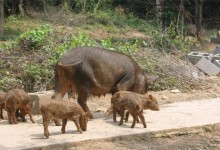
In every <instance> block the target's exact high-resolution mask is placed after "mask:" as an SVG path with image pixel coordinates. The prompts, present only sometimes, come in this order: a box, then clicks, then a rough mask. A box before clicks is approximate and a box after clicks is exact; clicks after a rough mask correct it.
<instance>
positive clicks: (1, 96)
mask: <svg viewBox="0 0 220 150" xmlns="http://www.w3.org/2000/svg"><path fill="white" fill-rule="evenodd" d="M4 108H5V92H0V120H1V119H4V118H3V109H4Z"/></svg>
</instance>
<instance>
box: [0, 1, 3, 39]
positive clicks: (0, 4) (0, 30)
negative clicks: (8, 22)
mask: <svg viewBox="0 0 220 150" xmlns="http://www.w3.org/2000/svg"><path fill="white" fill-rule="evenodd" d="M3 34H4V0H0V36H2V35H3Z"/></svg>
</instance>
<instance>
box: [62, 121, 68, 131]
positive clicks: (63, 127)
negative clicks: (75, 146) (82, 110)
mask: <svg viewBox="0 0 220 150" xmlns="http://www.w3.org/2000/svg"><path fill="white" fill-rule="evenodd" d="M66 124H67V119H63V120H62V128H61V131H62V133H65V128H66Z"/></svg>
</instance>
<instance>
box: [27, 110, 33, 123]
mask: <svg viewBox="0 0 220 150" xmlns="http://www.w3.org/2000/svg"><path fill="white" fill-rule="evenodd" d="M28 115H29V117H30V119H31V122H32V123H35V121H34V119H33V116H32V114H31V112H29V113H28Z"/></svg>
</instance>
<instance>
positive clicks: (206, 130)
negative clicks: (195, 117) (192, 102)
mask: <svg viewBox="0 0 220 150" xmlns="http://www.w3.org/2000/svg"><path fill="white" fill-rule="evenodd" d="M47 149H53V150H62V149H65V150H106V149H108V150H219V149H220V124H215V125H207V126H202V127H193V128H184V129H178V130H169V131H164V132H162V133H155V134H150V135H149V134H140V135H132V136H121V137H115V138H107V139H101V140H88V141H84V142H79V143H73V144H68V145H56V146H49V147H44V148H41V150H47ZM32 150H36V149H32Z"/></svg>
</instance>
